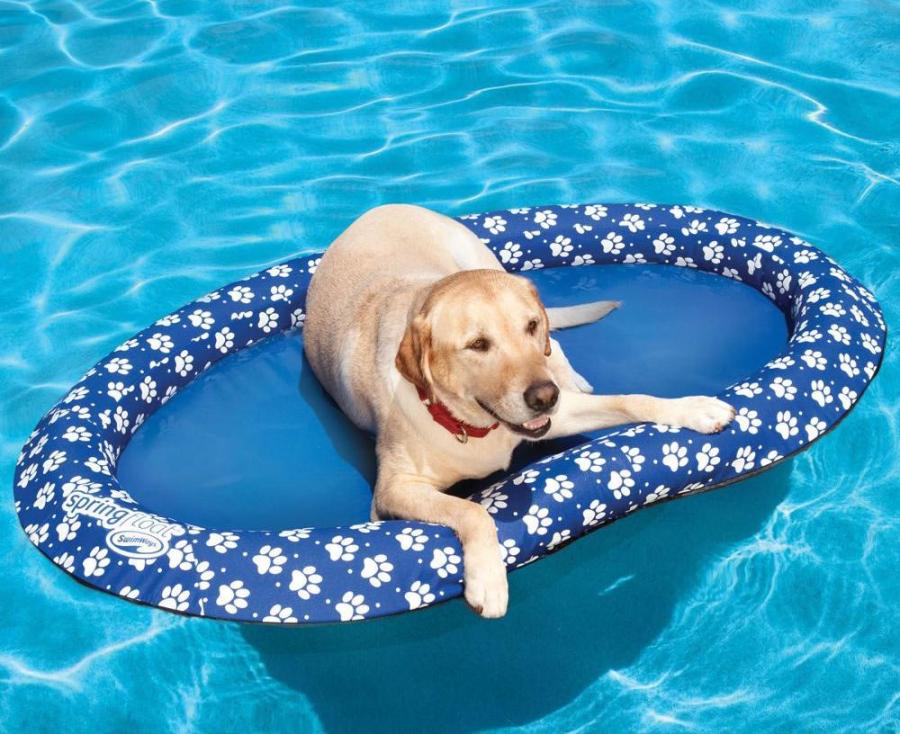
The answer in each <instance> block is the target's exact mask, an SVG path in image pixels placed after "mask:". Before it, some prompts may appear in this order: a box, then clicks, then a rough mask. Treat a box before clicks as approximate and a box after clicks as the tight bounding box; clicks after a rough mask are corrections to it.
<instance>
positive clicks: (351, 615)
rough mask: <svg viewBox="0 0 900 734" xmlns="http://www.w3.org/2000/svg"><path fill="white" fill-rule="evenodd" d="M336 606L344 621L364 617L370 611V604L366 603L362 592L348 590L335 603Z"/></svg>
mask: <svg viewBox="0 0 900 734" xmlns="http://www.w3.org/2000/svg"><path fill="white" fill-rule="evenodd" d="M334 608H335V610H336V611H337V613H338V615H339V616H340V618H341V621H342V622H351V621H354V620H357V619H364V618H365V615H366V614H368V612H369V605H368V604H366V600H365V597H364V596H363V595H362V594H354V593H353V592H352V591H348V592H346V593H345V594H344V595H343V596H342V597H341V600H340V602H338V603H337V604H335V605H334Z"/></svg>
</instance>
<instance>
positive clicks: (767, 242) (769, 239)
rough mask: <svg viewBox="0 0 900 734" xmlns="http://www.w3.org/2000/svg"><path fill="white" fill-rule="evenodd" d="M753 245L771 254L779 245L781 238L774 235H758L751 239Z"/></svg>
mask: <svg viewBox="0 0 900 734" xmlns="http://www.w3.org/2000/svg"><path fill="white" fill-rule="evenodd" d="M753 244H754V246H755V247H758V248H759V249H760V250H764V251H765V252H773V251H774V250H775V248H776V247H778V246H779V245H780V244H781V237H779V236H778V235H774V234H758V235H756V237H754V238H753Z"/></svg>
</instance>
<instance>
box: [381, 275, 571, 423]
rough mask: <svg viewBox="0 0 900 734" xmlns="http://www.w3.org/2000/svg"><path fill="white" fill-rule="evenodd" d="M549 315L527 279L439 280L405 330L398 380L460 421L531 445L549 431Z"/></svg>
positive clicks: (553, 390) (554, 394)
mask: <svg viewBox="0 0 900 734" xmlns="http://www.w3.org/2000/svg"><path fill="white" fill-rule="evenodd" d="M549 356H550V329H549V322H548V319H547V312H546V311H545V309H544V306H543V304H542V303H541V300H540V298H539V296H538V293H537V290H536V289H535V287H534V286H533V285H532V284H531V283H530V282H529V281H527V280H526V279H525V278H521V277H519V276H515V275H509V274H508V273H504V272H502V271H495V270H470V271H464V272H461V273H456V274H454V275H451V276H449V277H447V278H444V279H443V280H441V281H439V282H438V283H436V284H435V286H434V287H433V288H432V290H431V293H430V294H429V296H428V298H427V299H426V301H425V303H424V304H423V306H422V309H421V311H420V313H419V314H418V315H417V316H416V317H415V318H414V319H413V321H412V323H411V324H410V325H409V327H408V328H407V330H406V333H405V335H404V338H403V341H402V343H401V345H400V349H399V351H398V353H397V359H396V364H397V368H398V369H399V370H400V373H401V374H402V375H403V376H404V377H405V378H406V379H407V380H409V381H410V382H413V383H415V384H417V385H419V386H420V387H422V388H424V389H425V390H427V391H429V392H430V393H432V394H433V395H434V396H435V397H436V398H438V399H440V400H441V401H442V402H444V403H446V404H447V405H448V406H449V407H450V409H451V410H452V411H453V412H454V413H456V414H457V415H458V417H460V418H463V419H464V420H468V421H469V422H472V423H480V424H484V423H486V422H490V420H491V419H494V420H499V421H500V422H502V423H503V424H504V425H506V426H507V427H508V428H509V429H510V430H512V431H514V432H516V433H518V434H521V435H522V436H524V437H526V438H540V437H541V436H543V435H544V434H545V433H546V432H547V431H548V430H549V429H550V418H549V414H550V413H551V412H552V411H553V409H554V408H555V406H556V401H557V398H558V396H559V389H558V387H557V386H556V384H555V383H554V381H553V377H552V375H551V372H550V369H549V365H548V361H547V357H549Z"/></svg>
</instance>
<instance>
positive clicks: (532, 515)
mask: <svg viewBox="0 0 900 734" xmlns="http://www.w3.org/2000/svg"><path fill="white" fill-rule="evenodd" d="M522 522H524V523H525V529H526V531H527V532H528V534H529V535H546V534H547V528H549V527H550V526H551V525H552V524H553V518H551V517H550V511H549V510H548V509H547V508H546V507H539V506H538V505H532V506H531V507H529V508H528V514H527V515H525V517H524V518H522Z"/></svg>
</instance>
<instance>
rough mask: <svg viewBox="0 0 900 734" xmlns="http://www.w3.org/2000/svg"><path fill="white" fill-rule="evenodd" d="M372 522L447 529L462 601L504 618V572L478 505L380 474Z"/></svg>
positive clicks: (494, 537) (491, 523) (487, 614)
mask: <svg viewBox="0 0 900 734" xmlns="http://www.w3.org/2000/svg"><path fill="white" fill-rule="evenodd" d="M372 517H373V519H385V518H401V519H404V520H421V521H423V522H432V523H437V524H439V525H446V526H448V527H449V528H451V529H452V530H453V531H454V532H455V533H456V535H457V537H458V538H459V541H460V543H461V544H462V547H463V563H464V572H465V596H466V601H467V602H468V603H469V605H470V606H471V607H472V609H474V610H475V611H476V612H478V614H480V615H481V616H482V617H490V618H493V617H502V616H503V615H504V614H506V605H507V601H508V599H509V591H508V587H507V581H506V567H505V566H504V565H503V561H502V559H501V555H500V544H499V543H498V541H497V528H496V526H495V525H494V521H493V520H491V516H490V515H489V514H488V513H487V511H486V510H485V509H484V508H483V507H482V506H481V505H479V504H476V503H475V502H469V501H468V500H464V499H461V498H459V497H453V496H451V495H446V494H443V493H442V492H441V491H440V490H439V488H437V487H434V486H432V485H429V484H428V483H427V482H425V481H423V480H421V479H419V478H417V477H415V476H410V475H405V474H390V473H384V474H382V473H379V476H378V482H377V483H376V485H375V495H374V498H373V500H372Z"/></svg>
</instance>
